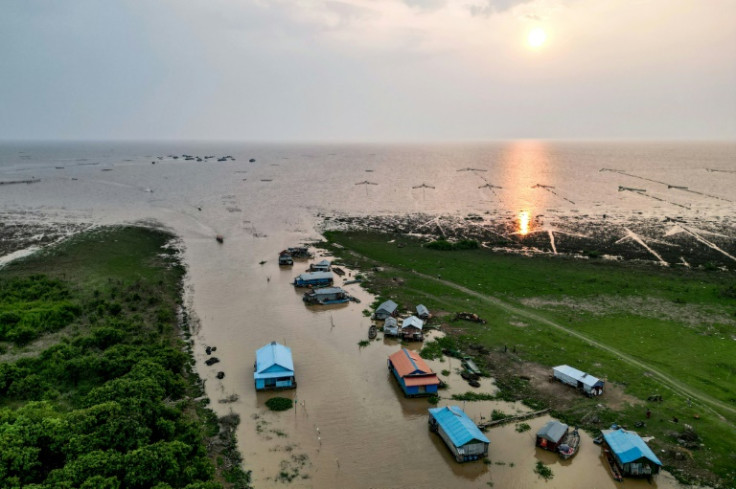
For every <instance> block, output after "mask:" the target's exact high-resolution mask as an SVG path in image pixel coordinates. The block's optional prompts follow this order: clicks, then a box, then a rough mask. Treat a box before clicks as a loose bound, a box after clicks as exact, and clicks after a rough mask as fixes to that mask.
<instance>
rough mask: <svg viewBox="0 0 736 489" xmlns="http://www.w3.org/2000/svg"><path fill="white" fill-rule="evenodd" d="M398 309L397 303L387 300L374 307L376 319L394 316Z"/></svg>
mask: <svg viewBox="0 0 736 489" xmlns="http://www.w3.org/2000/svg"><path fill="white" fill-rule="evenodd" d="M398 309H399V305H398V304H397V303H395V302H394V301H392V300H388V301H386V302H384V303H383V304H381V305H380V306H378V309H376V313H375V317H376V319H386V318H387V317H391V316H394V315H395V314H396V311H397V310H398Z"/></svg>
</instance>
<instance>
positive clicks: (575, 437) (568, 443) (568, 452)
mask: <svg viewBox="0 0 736 489" xmlns="http://www.w3.org/2000/svg"><path fill="white" fill-rule="evenodd" d="M578 448H580V433H578V430H577V429H574V430H572V432H570V433H568V434H567V436H566V437H565V439H564V440H563V441H562V444H560V448H559V450H558V451H559V452H560V457H562V459H563V460H567V459H568V458H570V457H572V456H574V455H575V454H576V453H578Z"/></svg>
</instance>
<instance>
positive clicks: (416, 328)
mask: <svg viewBox="0 0 736 489" xmlns="http://www.w3.org/2000/svg"><path fill="white" fill-rule="evenodd" d="M423 328H424V321H422V320H421V319H419V318H418V317H416V316H409V317H408V318H406V319H404V320H403V321H402V322H401V337H402V338H404V339H405V340H409V341H424V335H423V334H422V329H423Z"/></svg>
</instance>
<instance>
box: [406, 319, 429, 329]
mask: <svg viewBox="0 0 736 489" xmlns="http://www.w3.org/2000/svg"><path fill="white" fill-rule="evenodd" d="M411 326H413V327H415V328H417V329H422V328H423V327H424V321H422V320H421V319H419V318H418V317H416V316H409V317H408V318H406V319H404V321H402V323H401V328H402V329H403V328H408V327H411Z"/></svg>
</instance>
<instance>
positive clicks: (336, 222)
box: [324, 214, 736, 269]
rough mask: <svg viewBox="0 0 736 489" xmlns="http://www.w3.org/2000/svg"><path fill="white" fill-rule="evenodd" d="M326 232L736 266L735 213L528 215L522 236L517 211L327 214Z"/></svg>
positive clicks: (690, 264)
mask: <svg viewBox="0 0 736 489" xmlns="http://www.w3.org/2000/svg"><path fill="white" fill-rule="evenodd" d="M324 228H325V229H328V230H349V229H354V230H361V229H364V230H373V231H382V232H388V233H399V234H412V235H419V236H423V237H425V238H426V239H428V240H430V239H448V240H457V239H473V240H476V241H478V242H479V243H480V244H481V246H484V247H487V248H492V249H496V250H499V251H510V252H524V253H546V254H568V255H576V256H580V257H587V258H591V259H596V258H607V259H616V260H646V261H654V262H658V263H661V264H663V265H664V264H667V265H674V266H692V267H707V268H727V269H736V216H725V217H722V218H719V219H718V220H716V221H703V220H701V219H698V220H691V219H688V218H684V217H677V216H673V217H666V218H647V217H643V216H641V217H636V218H620V217H613V216H607V215H605V214H603V215H601V216H589V215H570V216H542V215H539V216H535V217H530V220H529V223H528V231H527V232H526V234H521V232H520V222H519V217H518V216H515V215H490V214H488V215H478V214H469V215H466V216H453V215H429V214H410V215H391V216H362V217H356V216H333V217H330V216H325V221H324Z"/></svg>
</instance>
